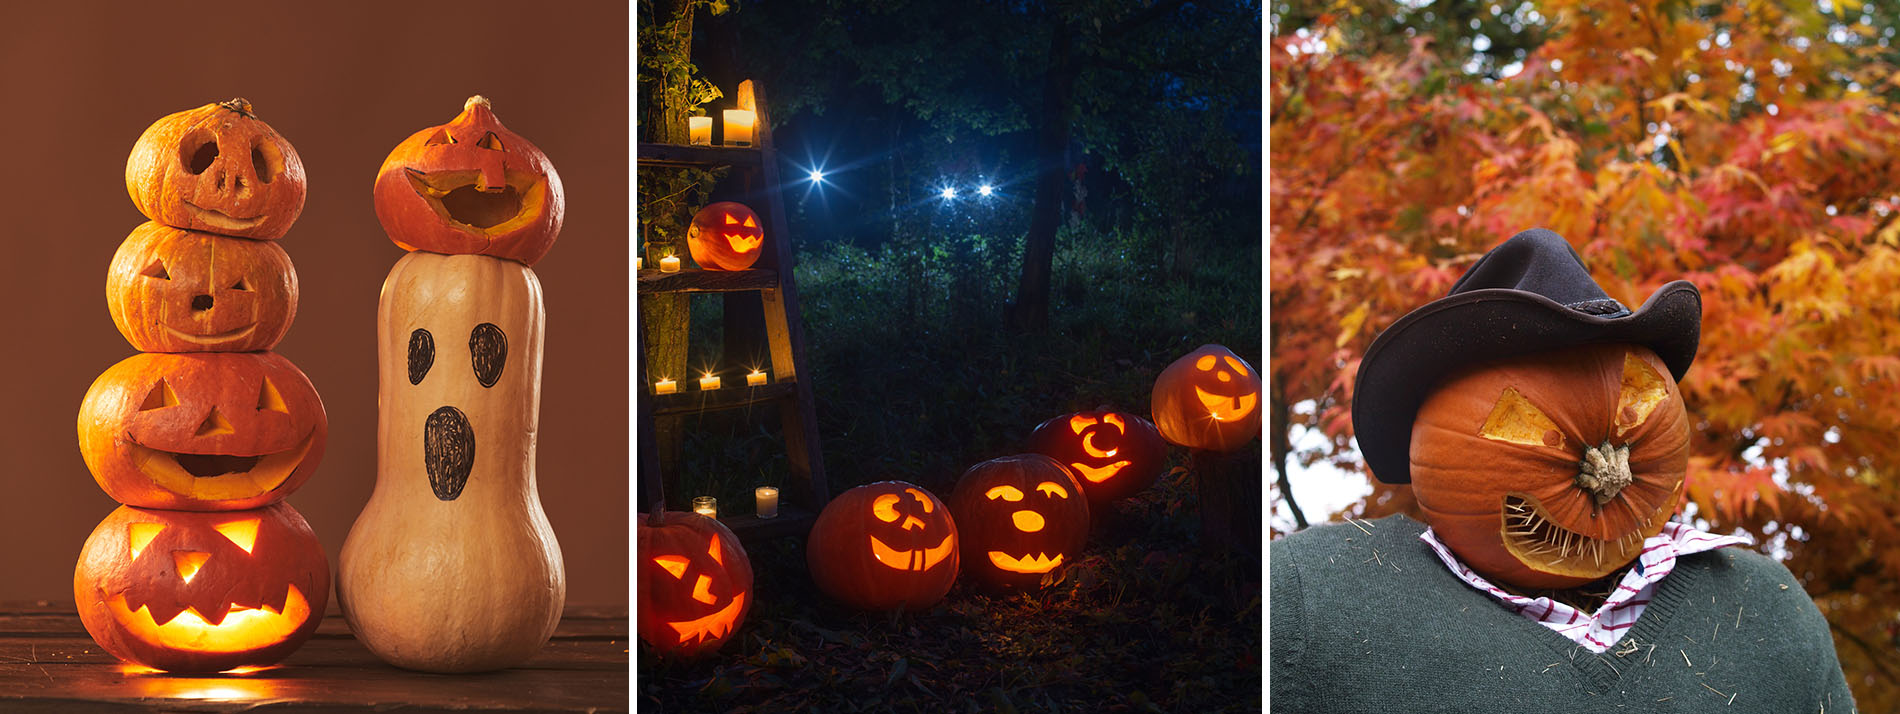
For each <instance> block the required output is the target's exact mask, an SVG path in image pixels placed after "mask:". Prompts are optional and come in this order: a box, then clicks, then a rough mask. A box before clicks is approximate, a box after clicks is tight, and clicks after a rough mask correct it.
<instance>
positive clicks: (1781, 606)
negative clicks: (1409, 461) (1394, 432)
mask: <svg viewBox="0 0 1900 714" xmlns="http://www.w3.org/2000/svg"><path fill="white" fill-rule="evenodd" d="M1360 523H1362V524H1364V525H1365V526H1366V530H1367V531H1371V533H1370V534H1368V533H1366V532H1365V531H1361V530H1360V529H1359V528H1358V527H1357V526H1354V525H1348V524H1333V525H1325V526H1318V527H1314V528H1309V529H1307V530H1305V531H1301V532H1298V533H1294V534H1292V535H1289V536H1287V537H1285V538H1282V539H1280V540H1278V541H1275V542H1274V543H1273V544H1272V546H1271V547H1270V549H1269V551H1270V560H1269V562H1270V563H1271V567H1270V568H1269V570H1270V574H1269V578H1268V579H1269V583H1268V590H1267V592H1268V597H1269V600H1268V607H1269V608H1270V609H1269V612H1270V615H1269V616H1268V618H1267V619H1268V622H1269V628H1270V634H1271V641H1270V643H1269V649H1270V650H1271V653H1270V658H1269V661H1268V678H1269V679H1268V682H1269V684H1268V701H1269V702H1271V705H1272V710H1273V711H1275V712H1289V713H1297V714H1308V713H1312V712H1377V713H1379V714H1394V713H1398V712H1459V713H1460V714H1465V713H1467V712H1481V713H1484V714H1515V713H1517V712H1527V713H1532V714H1566V713H1569V712H1580V713H1589V714H1597V713H1601V714H1610V713H1611V712H1715V713H1719V714H1744V713H1753V712H1764V713H1768V714H1803V713H1805V714H1816V713H1820V712H1825V713H1826V714H1836V713H1839V714H1848V713H1850V712H1853V711H1854V703H1853V699H1852V697H1851V695H1849V693H1848V691H1847V682H1846V681H1845V680H1844V679H1843V678H1842V676H1841V666H1840V663H1839V661H1838V660H1836V659H1835V656H1834V641H1833V638H1832V637H1831V636H1830V635H1829V634H1828V627H1827V622H1826V621H1825V620H1823V619H1821V613H1820V611H1819V610H1816V609H1815V607H1814V602H1813V601H1812V600H1810V599H1808V595H1807V593H1806V592H1804V591H1802V589H1801V585H1800V584H1799V583H1797V582H1796V581H1795V579H1794V575H1793V574H1791V573H1789V572H1788V569H1787V568H1785V567H1782V565H1781V564H1780V563H1777V562H1775V561H1774V560H1773V559H1771V558H1768V557H1766V556H1763V555H1761V554H1759V553H1755V552H1753V551H1749V550H1745V549H1742V548H1737V547H1730V548H1723V549H1719V550H1714V551H1710V552H1706V553H1697V554H1694V555H1688V556H1683V557H1682V558H1680V559H1679V560H1677V561H1676V568H1675V571H1674V572H1672V573H1670V574H1669V576H1668V577H1666V578H1664V579H1663V580H1662V582H1661V583H1658V584H1657V585H1656V591H1655V594H1654V597H1653V599H1652V600H1651V601H1650V603H1649V605H1648V606H1647V607H1646V608H1645V609H1644V611H1643V614H1642V616H1641V617H1639V618H1637V620H1636V624H1635V625H1634V626H1632V627H1631V628H1630V629H1629V631H1628V632H1627V633H1625V634H1624V635H1623V639H1621V640H1619V641H1618V642H1617V643H1616V645H1615V646H1614V647H1612V648H1611V649H1610V651H1608V652H1604V653H1603V654H1591V653H1590V651H1589V650H1586V649H1583V648H1582V647H1579V646H1578V645H1576V644H1575V643H1573V642H1571V641H1570V640H1568V639H1565V638H1564V636H1563V635H1559V634H1557V633H1556V632H1553V631H1551V630H1549V629H1547V628H1545V627H1543V626H1541V625H1539V624H1537V623H1535V622H1532V621H1531V620H1530V619H1528V618H1525V617H1524V616H1522V615H1518V614H1517V613H1514V612H1511V611H1510V610H1509V609H1506V608H1505V607H1504V605H1503V604H1502V603H1500V602H1498V601H1497V600H1496V599H1494V598H1492V597H1491V596H1490V595H1487V594H1485V593H1482V592H1479V591H1478V590H1476V589H1474V588H1472V587H1471V586H1469V585H1466V584H1465V583H1464V582H1462V581H1460V580H1458V578H1457V577H1456V576H1454V575H1452V574H1451V572H1450V571H1448V570H1446V568H1445V565H1444V563H1442V562H1440V561H1439V560H1438V557H1437V556H1436V555H1434V554H1433V553H1432V552H1431V549H1430V548H1429V547H1428V546H1426V545H1425V544H1424V543H1423V542H1421V541H1419V539H1418V535H1419V533H1422V532H1424V530H1425V527H1424V526H1423V525H1422V524H1420V523H1418V522H1417V521H1413V520H1411V519H1409V518H1406V517H1404V516H1393V517H1390V518H1383V519H1380V520H1377V521H1370V522H1367V521H1361V522H1360Z"/></svg>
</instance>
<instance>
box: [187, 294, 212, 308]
mask: <svg viewBox="0 0 1900 714" xmlns="http://www.w3.org/2000/svg"><path fill="white" fill-rule="evenodd" d="M209 309H211V296H210V295H197V296H193V297H192V298H191V311H192V312H204V311H206V310H209Z"/></svg>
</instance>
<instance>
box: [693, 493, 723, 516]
mask: <svg viewBox="0 0 1900 714" xmlns="http://www.w3.org/2000/svg"><path fill="white" fill-rule="evenodd" d="M693 512H694V513H697V514H699V515H702V516H705V517H707V518H718V517H719V499H717V498H713V497H712V496H694V497H693Z"/></svg>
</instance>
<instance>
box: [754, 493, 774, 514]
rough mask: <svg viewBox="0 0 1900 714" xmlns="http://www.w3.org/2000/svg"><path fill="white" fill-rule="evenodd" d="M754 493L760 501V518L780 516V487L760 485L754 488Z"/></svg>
mask: <svg viewBox="0 0 1900 714" xmlns="http://www.w3.org/2000/svg"><path fill="white" fill-rule="evenodd" d="M752 493H753V496H754V497H755V498H757V499H758V502H759V517H760V518H777V517H778V489H776V488H773V487H771V486H760V487H758V488H757V489H755V490H753V492H752Z"/></svg>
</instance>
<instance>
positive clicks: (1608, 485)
mask: <svg viewBox="0 0 1900 714" xmlns="http://www.w3.org/2000/svg"><path fill="white" fill-rule="evenodd" d="M1577 469H1578V472H1577V488H1581V489H1583V490H1585V491H1588V492H1590V496H1591V497H1592V498H1594V499H1596V507H1597V509H1598V510H1601V509H1602V508H1603V504H1605V503H1609V502H1610V499H1613V498H1616V494H1617V493H1619V492H1621V491H1622V490H1623V487H1624V486H1628V485H1630V482H1632V481H1635V480H1636V476H1635V474H1633V473H1631V472H1630V447H1629V446H1628V445H1627V444H1626V445H1623V446H1612V445H1610V442H1609V441H1607V440H1606V441H1604V442H1603V444H1602V445H1601V446H1592V447H1590V448H1587V449H1584V450H1583V461H1581V462H1579V463H1578V464H1577Z"/></svg>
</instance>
